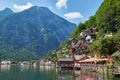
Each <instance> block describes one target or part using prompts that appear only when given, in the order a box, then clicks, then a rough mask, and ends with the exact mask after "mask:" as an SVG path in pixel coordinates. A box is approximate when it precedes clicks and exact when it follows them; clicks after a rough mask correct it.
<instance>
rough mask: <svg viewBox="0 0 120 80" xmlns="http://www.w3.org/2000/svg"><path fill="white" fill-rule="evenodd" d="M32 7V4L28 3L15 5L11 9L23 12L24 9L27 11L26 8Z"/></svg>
mask: <svg viewBox="0 0 120 80" xmlns="http://www.w3.org/2000/svg"><path fill="white" fill-rule="evenodd" d="M32 6H33V4H32V3H30V2H28V3H27V4H26V5H17V4H14V5H13V8H14V9H15V10H17V11H23V10H25V9H28V8H30V7H32Z"/></svg>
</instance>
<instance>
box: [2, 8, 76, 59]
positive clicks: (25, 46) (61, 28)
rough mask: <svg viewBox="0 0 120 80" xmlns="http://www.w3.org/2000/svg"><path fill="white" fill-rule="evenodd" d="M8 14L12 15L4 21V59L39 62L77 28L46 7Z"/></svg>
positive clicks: (7, 15) (8, 15)
mask: <svg viewBox="0 0 120 80" xmlns="http://www.w3.org/2000/svg"><path fill="white" fill-rule="evenodd" d="M5 11H7V12H8V14H6V17H4V18H2V19H1V20H0V59H15V60H30V59H36V55H38V56H41V55H43V54H45V53H47V52H48V51H51V50H53V49H55V48H57V47H58V46H59V44H60V43H61V42H62V41H65V40H66V39H67V38H68V36H69V34H70V33H71V32H72V31H73V29H74V28H75V27H76V25H75V24H72V23H70V22H68V21H66V20H65V19H63V18H61V17H59V16H57V15H55V14H54V13H52V12H51V11H50V10H49V9H48V8H46V7H37V6H34V7H32V8H30V9H28V10H25V11H23V12H19V13H12V12H10V10H8V9H7V10H5ZM1 13H2V12H1ZM11 13H12V14H11Z"/></svg>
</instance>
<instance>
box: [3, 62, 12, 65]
mask: <svg viewBox="0 0 120 80" xmlns="http://www.w3.org/2000/svg"><path fill="white" fill-rule="evenodd" d="M1 64H2V65H10V64H11V61H1Z"/></svg>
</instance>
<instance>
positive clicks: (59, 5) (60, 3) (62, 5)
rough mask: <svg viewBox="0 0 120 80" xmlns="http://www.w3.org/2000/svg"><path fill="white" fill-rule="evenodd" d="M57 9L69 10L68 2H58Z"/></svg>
mask: <svg viewBox="0 0 120 80" xmlns="http://www.w3.org/2000/svg"><path fill="white" fill-rule="evenodd" d="M56 7H57V8H58V9H61V8H62V7H65V8H67V0H58V1H57V3H56Z"/></svg>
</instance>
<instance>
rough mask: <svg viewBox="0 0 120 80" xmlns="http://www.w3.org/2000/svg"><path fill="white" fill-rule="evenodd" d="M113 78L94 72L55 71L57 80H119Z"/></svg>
mask: <svg viewBox="0 0 120 80" xmlns="http://www.w3.org/2000/svg"><path fill="white" fill-rule="evenodd" d="M112 78H113V76H111V75H110V76H109V75H107V74H99V73H95V72H88V71H80V70H68V69H62V70H58V71H57V80H120V78H119V79H116V77H114V78H115V79H112Z"/></svg>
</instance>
